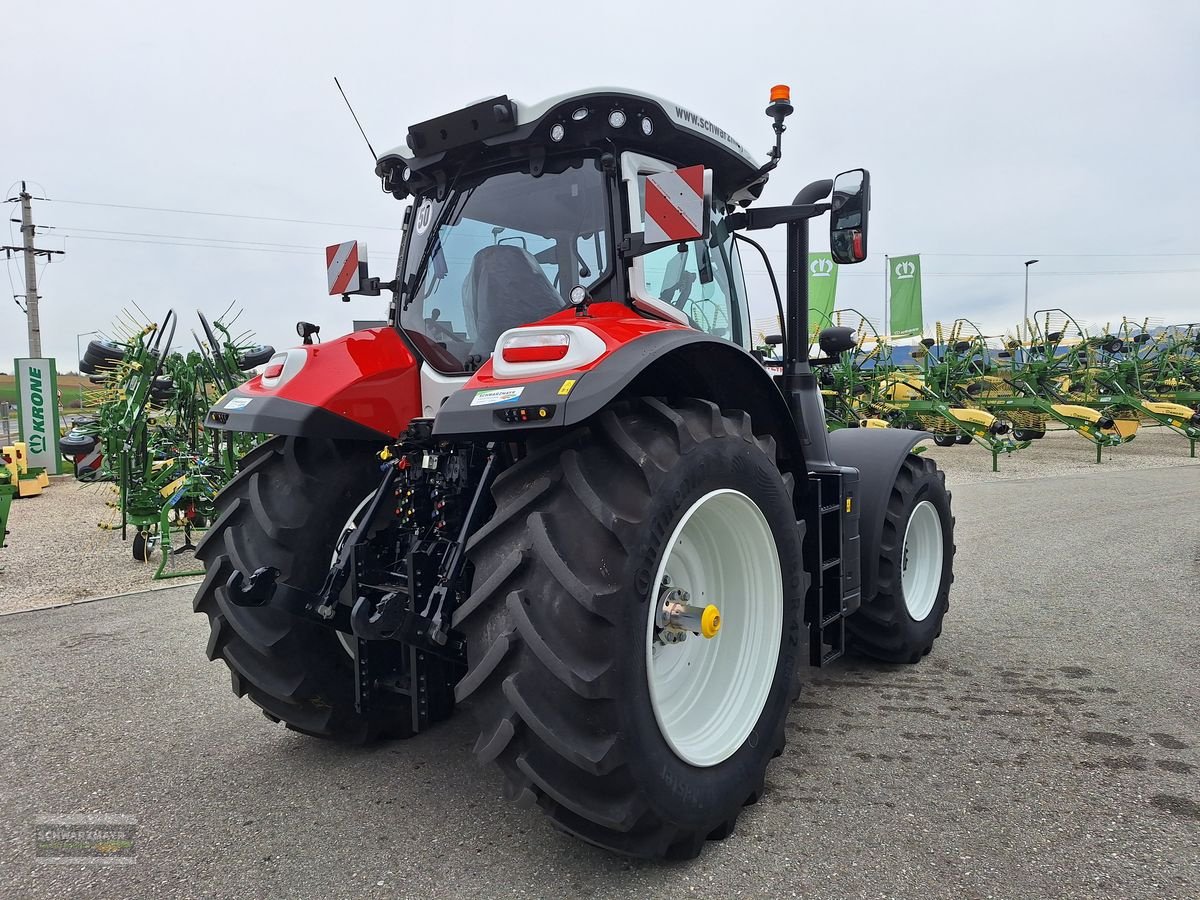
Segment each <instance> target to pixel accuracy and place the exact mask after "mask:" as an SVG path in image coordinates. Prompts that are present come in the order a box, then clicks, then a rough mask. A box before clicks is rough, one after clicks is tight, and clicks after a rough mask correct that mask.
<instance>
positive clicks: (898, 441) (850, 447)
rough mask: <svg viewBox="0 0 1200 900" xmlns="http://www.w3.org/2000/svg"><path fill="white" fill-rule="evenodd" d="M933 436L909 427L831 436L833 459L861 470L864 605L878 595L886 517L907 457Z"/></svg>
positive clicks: (842, 430)
mask: <svg viewBox="0 0 1200 900" xmlns="http://www.w3.org/2000/svg"><path fill="white" fill-rule="evenodd" d="M930 437H932V435H930V434H929V433H928V432H926V431H909V430H908V429H906V428H839V429H838V430H837V431H833V432H830V434H829V456H830V458H832V459H833V461H834V462H835V463H837V464H838V465H839V466H851V467H853V468H855V469H858V522H859V540H860V547H861V551H860V559H861V562H862V602H863V603H866V602H867V601H869V600H870V599H871V598H873V597H874V596H875V583H876V581H877V580H878V577H879V542H880V541H881V540H883V514H884V512H885V511H886V510H887V504H888V498H889V497H891V494H892V485H893V484H895V482H896V475H897V474H899V472H900V466H902V465H903V464H904V458H905V457H906V456H908V454H909V451H911V450H912V448H913V447H915V446H916V445H917V444H918V443H920V442H921V441H923V440H927V439H928V438H930Z"/></svg>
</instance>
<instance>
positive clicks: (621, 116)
mask: <svg viewBox="0 0 1200 900" xmlns="http://www.w3.org/2000/svg"><path fill="white" fill-rule="evenodd" d="M608 124H609V125H611V126H612V127H613V128H620V127H622V126H623V125H624V124H625V113H624V111H622V110H619V109H614V110H613V111H612V112H610V113H609V114H608Z"/></svg>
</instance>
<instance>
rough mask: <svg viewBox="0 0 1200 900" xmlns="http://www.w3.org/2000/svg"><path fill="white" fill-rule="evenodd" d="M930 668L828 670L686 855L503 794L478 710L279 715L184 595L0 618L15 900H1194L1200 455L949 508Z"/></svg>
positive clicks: (0, 703)
mask: <svg viewBox="0 0 1200 900" xmlns="http://www.w3.org/2000/svg"><path fill="white" fill-rule="evenodd" d="M954 500H955V508H956V512H957V514H958V544H959V557H958V567H957V568H958V581H957V583H956V585H955V591H954V593H953V595H952V608H951V611H950V618H949V619H948V620H947V626H946V632H945V634H944V635H943V637H942V639H941V640H940V641H939V643H938V645H937V647H936V649H935V651H934V653H933V655H931V656H930V657H929V658H928V659H927V660H926V661H925V662H924V663H922V664H921V665H920V666H917V667H913V668H908V667H904V668H890V667H882V666H874V665H869V664H863V663H858V662H850V663H839V664H835V665H834V666H833V667H831V668H830V669H828V670H826V671H823V672H820V673H816V674H815V675H814V677H813V679H812V681H811V682H810V684H809V686H808V688H807V689H806V691H805V693H804V695H803V696H802V698H801V702H800V703H799V704H798V705H797V707H796V709H795V711H794V712H793V714H792V717H791V721H790V723H789V733H790V738H791V740H790V745H789V748H788V750H787V752H786V753H785V755H784V756H783V757H782V758H780V759H779V760H777V761H776V762H775V763H774V764H773V765H772V767H771V770H770V788H771V790H770V793H769V794H768V796H767V797H765V798H764V799H763V801H762V802H760V803H759V804H758V805H757V806H754V807H751V808H750V809H748V810H747V811H746V813H745V815H744V816H743V817H742V819H741V822H740V824H739V828H738V830H737V832H736V834H734V835H733V836H732V837H731V838H730V839H728V840H727V841H725V842H724V843H722V844H710V845H709V848H708V849H707V850H706V852H705V853H704V855H703V856H702V857H701V858H700V859H699V860H697V861H695V862H693V863H690V864H686V865H659V864H650V863H640V862H631V861H628V860H624V859H620V858H616V857H613V856H610V855H608V854H605V853H603V852H600V851H596V850H593V849H591V848H589V847H586V846H584V845H581V844H579V843H576V842H574V841H572V840H570V839H568V838H565V837H562V836H560V835H558V834H557V833H556V832H554V831H553V830H552V829H551V828H549V827H548V826H547V825H546V824H545V823H544V821H543V820H542V818H541V816H540V815H539V814H538V813H537V812H536V811H530V810H523V809H519V808H516V807H514V806H511V805H509V804H507V803H505V802H504V801H502V800H501V798H500V788H499V783H498V780H497V779H496V777H494V776H493V774H492V773H491V772H490V771H488V770H485V769H480V768H478V767H477V766H476V765H475V764H474V762H473V761H472V760H471V758H470V753H469V751H470V745H471V742H472V740H473V735H472V733H471V726H470V718H469V717H468V716H463V717H460V718H457V719H455V720H454V721H453V722H451V723H449V724H448V725H447V726H444V727H441V728H439V729H437V730H436V731H434V732H431V733H428V734H426V735H423V736H421V737H420V738H418V739H416V740H413V741H410V742H407V743H394V744H390V745H384V746H382V747H379V748H378V749H375V750H372V751H355V750H350V749H344V748H340V747H336V746H331V745H328V744H324V743H320V742H316V741H312V740H309V739H306V738H303V737H299V736H297V735H294V734H292V733H290V732H287V731H285V730H283V729H282V728H278V727H271V726H270V725H269V724H268V722H267V721H266V720H265V719H263V718H262V716H261V715H259V714H258V712H257V711H256V709H255V708H254V707H253V706H251V705H250V704H249V703H247V702H244V701H236V700H235V699H234V698H233V696H232V695H231V694H230V692H229V689H228V679H227V676H226V674H225V671H224V669H223V667H220V666H218V665H216V664H209V663H207V661H206V660H205V659H204V656H203V648H204V642H205V639H206V631H207V629H206V626H205V624H204V622H203V620H202V619H201V617H199V616H194V615H192V614H191V611H190V595H191V589H190V588H181V589H178V590H170V591H161V592H156V593H154V594H142V595H134V596H129V597H125V598H121V599H114V600H106V601H100V602H97V603H93V604H87V605H80V606H72V607H64V608H61V609H54V610H42V611H36V612H28V613H19V614H16V615H11V616H6V617H3V618H0V709H3V710H4V717H5V719H6V721H5V722H4V727H3V729H2V730H0V751H2V752H0V885H3V887H0V891H2V892H3V893H4V894H5V895H7V896H20V897H48V898H49V897H52V898H59V897H63V896H66V895H68V894H71V893H76V894H79V895H87V896H113V897H129V896H162V897H175V896H180V897H184V896H221V897H239V898H242V897H257V896H280V897H282V896H298V897H299V896H303V897H318V896H321V897H335V896H338V897H358V896H367V897H369V896H413V897H433V896H452V897H459V896H463V897H472V898H483V897H491V896H525V897H559V896H597V897H600V896H620V897H647V896H656V897H657V896H663V897H675V896H692V895H707V896H770V897H780V896H814V897H823V896H839V897H860V896H861V897H875V896H898V897H916V896H921V897H934V896H945V897H1037V898H1042V897H1050V896H1054V897H1083V896H1089V897H1091V896H1095V897H1196V896H1200V849H1198V842H1200V777H1198V775H1200V728H1198V725H1197V722H1198V721H1200V675H1198V672H1197V663H1196V651H1197V647H1198V646H1200V628H1198V627H1197V617H1198V615H1200V611H1198V609H1197V593H1198V591H1200V588H1198V584H1200V516H1198V515H1197V501H1198V500H1200V467H1195V466H1186V467H1182V466H1181V467H1179V468H1165V469H1146V470H1142V471H1135V472H1112V471H1106V472H1096V473H1088V474H1084V475H1071V476H1068V477H1061V478H1057V479H1037V480H1028V481H1011V480H1010V481H1006V482H1004V483H999V482H997V483H977V484H968V485H964V486H961V487H960V488H958V489H957V490H956V491H955V498H954ZM67 813H98V814H107V815H131V816H135V817H136V818H137V820H138V833H137V858H136V862H135V864H133V865H130V866H121V867H83V866H51V865H46V864H40V863H37V862H35V861H34V858H33V850H32V837H31V831H30V822H31V820H32V819H33V818H34V817H35V816H38V815H45V814H51V815H54V814H67Z"/></svg>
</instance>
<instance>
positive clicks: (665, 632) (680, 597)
mask: <svg viewBox="0 0 1200 900" xmlns="http://www.w3.org/2000/svg"><path fill="white" fill-rule="evenodd" d="M667 580H668V582H669V581H670V579H669V578H668V579H667ZM691 599H692V595H691V594H690V593H688V592H687V591H685V590H683V589H682V588H673V587H671V586H670V585H669V584H664V585H663V590H662V593H661V594H660V595H659V605H658V614H657V616H656V617H655V621H654V624H655V625H656V626H657V627H658V628H660V629H662V631H661V632H660V633H659V636H660V637H661V638H662V639H663V642H664V643H668V644H674V643H678V642H679V641H682V640H683V639H684V638H686V637H687V636H688V635H689V634H698V635H700V636H701V637H704V638H708V639H710V640H711V639H712V638H715V637H716V636H717V632H719V631H720V630H721V611H720V610H719V609H717V607H716V605H715V604H712V603H710V604H708V605H707V606H703V607H701V606H692V605H691Z"/></svg>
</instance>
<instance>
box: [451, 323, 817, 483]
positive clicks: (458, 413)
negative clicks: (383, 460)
mask: <svg viewBox="0 0 1200 900" xmlns="http://www.w3.org/2000/svg"><path fill="white" fill-rule="evenodd" d="M568 381H570V382H572V383H571V384H569V385H568V384H567V382H568ZM517 386H521V387H522V388H523V393H522V395H521V398H520V403H521V404H522V406H523V407H525V408H527V409H529V410H530V411H531V413H534V414H533V415H531V417H530V420H529V421H519V422H507V421H505V415H506V413H505V407H498V406H474V407H473V406H471V401H472V400H473V399H474V396H475V393H476V392H475V391H473V390H469V389H468V390H462V391H458V392H457V393H456V394H453V395H451V396H450V397H449V398H448V399H447V400H446V402H445V404H443V406H442V408H441V410H440V411H439V412H438V415H437V419H436V421H435V422H434V428H433V433H434V435H436V436H438V437H445V438H471V439H487V440H496V439H501V440H503V439H504V437H503V435H508V434H511V435H512V436H513V437H514V438H516V439H519V438H521V437H525V436H529V435H531V434H532V433H534V432H537V431H554V430H562V429H565V428H570V427H572V426H575V425H579V424H581V423H583V422H585V421H587V420H588V419H589V418H591V417H592V416H594V415H595V414H596V413H598V412H600V411H601V410H602V409H604V408H605V407H606V406H608V405H609V404H610V403H612V402H613V401H614V400H617V399H619V398H621V397H637V396H649V397H677V398H682V397H698V398H700V399H703V400H710V401H712V402H713V403H715V404H717V405H718V406H720V407H721V408H722V409H741V410H745V411H746V412H747V413H748V414H749V415H750V418H751V420H752V421H753V423H754V429H755V431H756V432H758V433H759V434H763V433H770V434H771V435H772V436H773V437H774V438H775V442H776V445H777V446H778V448H779V451H780V456H781V458H782V459H783V460H784V462H785V464H786V466H787V468H788V469H790V470H792V471H797V472H798V471H804V453H803V449H802V447H801V444H800V438H799V435H798V434H797V431H796V426H795V423H794V422H793V420H792V415H791V412H790V410H789V409H788V405H787V402H786V401H785V400H784V398H783V394H782V393H780V391H779V388H778V387H777V386H776V385H775V381H774V379H773V378H772V377H771V375H770V373H768V372H767V370H766V369H765V368H763V366H762V363H760V362H759V361H758V360H757V359H755V358H754V357H753V356H751V355H750V354H749V353H748V352H747V351H746V350H744V349H742V348H741V347H739V346H738V345H737V344H734V343H731V342H730V341H726V340H722V339H721V338H717V337H713V336H712V335H709V334H705V333H704V332H702V331H694V330H691V329H671V330H667V331H655V332H651V333H649V334H646V335H644V336H642V337H639V338H637V339H635V340H633V341H630V342H629V343H628V344H626V345H625V346H623V347H621V348H619V349H617V350H615V351H613V352H612V353H611V354H609V355H608V356H607V357H606V358H605V359H604V360H602V361H601V362H600V363H599V364H598V365H597V366H596V367H595V368H593V369H590V370H588V371H586V372H564V373H562V374H561V375H558V376H556V377H554V378H549V379H542V380H539V381H537V382H533V383H531V384H528V385H520V384H519V382H514V383H513V387H517ZM563 391H566V393H565V394H564V393H562V392H563ZM543 408H544V409H545V410H546V415H545V417H544V418H542V419H540V420H538V415H537V413H538V412H540V410H541V409H543Z"/></svg>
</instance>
